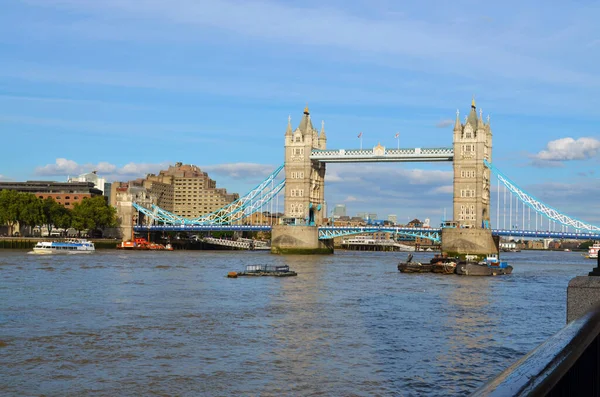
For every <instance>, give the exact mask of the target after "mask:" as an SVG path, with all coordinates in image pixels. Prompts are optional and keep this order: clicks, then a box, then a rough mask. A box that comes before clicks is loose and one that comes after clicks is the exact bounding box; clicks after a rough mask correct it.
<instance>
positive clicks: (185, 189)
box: [141, 163, 239, 218]
mask: <svg viewBox="0 0 600 397" xmlns="http://www.w3.org/2000/svg"><path fill="white" fill-rule="evenodd" d="M141 184H142V186H144V187H145V188H146V189H147V191H148V193H149V194H150V195H151V196H153V197H155V199H156V203H157V205H158V206H159V207H160V208H162V209H165V210H167V211H169V212H172V213H174V214H176V215H179V216H182V217H184V218H196V217H199V216H202V215H206V214H210V213H211V212H214V211H216V210H218V209H219V208H221V207H224V206H225V205H227V204H229V203H231V202H233V201H235V200H237V199H238V198H239V195H238V194H237V193H232V194H230V193H227V190H226V189H222V188H217V183H216V182H215V181H214V180H212V179H210V178H209V176H208V174H207V173H206V172H202V170H200V168H198V167H197V166H195V165H191V164H182V163H175V165H174V166H169V168H168V169H166V170H162V171H160V172H159V173H158V175H155V174H148V175H147V176H146V178H145V179H143V180H141Z"/></svg>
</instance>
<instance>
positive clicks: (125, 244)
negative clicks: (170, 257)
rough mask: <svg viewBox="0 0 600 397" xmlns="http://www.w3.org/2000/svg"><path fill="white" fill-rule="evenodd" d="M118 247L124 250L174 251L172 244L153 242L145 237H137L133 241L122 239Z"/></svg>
mask: <svg viewBox="0 0 600 397" xmlns="http://www.w3.org/2000/svg"><path fill="white" fill-rule="evenodd" d="M117 249H122V250H153V251H173V247H172V246H171V244H167V245H162V244H157V243H152V242H149V241H148V240H146V239H145V238H143V237H139V238H135V239H133V241H131V240H128V241H122V242H121V244H119V245H117Z"/></svg>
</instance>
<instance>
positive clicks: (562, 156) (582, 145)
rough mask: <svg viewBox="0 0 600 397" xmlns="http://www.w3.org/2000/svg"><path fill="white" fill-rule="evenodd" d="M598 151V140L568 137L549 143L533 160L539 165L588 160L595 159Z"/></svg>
mask: <svg viewBox="0 0 600 397" xmlns="http://www.w3.org/2000/svg"><path fill="white" fill-rule="evenodd" d="M598 150H600V141H599V140H597V139H594V138H579V139H573V138H571V137H567V138H561V139H557V140H554V141H550V142H548V145H547V147H546V150H542V151H540V152H539V153H538V154H536V155H533V156H532V158H533V159H534V160H537V161H538V162H537V163H536V162H534V163H535V164H537V165H541V164H543V162H556V161H571V160H586V159H589V158H592V157H595V156H596V155H597V154H598ZM540 162H542V163H540Z"/></svg>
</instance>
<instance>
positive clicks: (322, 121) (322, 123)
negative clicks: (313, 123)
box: [319, 120, 327, 139]
mask: <svg viewBox="0 0 600 397" xmlns="http://www.w3.org/2000/svg"><path fill="white" fill-rule="evenodd" d="M319 139H327V136H326V135H325V120H321V134H320V135H319Z"/></svg>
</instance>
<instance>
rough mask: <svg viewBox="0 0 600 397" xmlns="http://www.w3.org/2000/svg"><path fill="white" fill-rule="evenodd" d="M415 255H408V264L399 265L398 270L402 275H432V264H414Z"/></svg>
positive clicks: (401, 263)
mask: <svg viewBox="0 0 600 397" xmlns="http://www.w3.org/2000/svg"><path fill="white" fill-rule="evenodd" d="M412 259H413V254H408V257H407V258H406V262H400V263H398V270H400V272H402V273H431V271H432V270H433V264H432V263H421V262H413V261H412Z"/></svg>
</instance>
